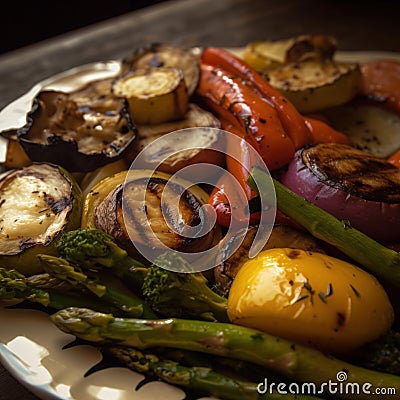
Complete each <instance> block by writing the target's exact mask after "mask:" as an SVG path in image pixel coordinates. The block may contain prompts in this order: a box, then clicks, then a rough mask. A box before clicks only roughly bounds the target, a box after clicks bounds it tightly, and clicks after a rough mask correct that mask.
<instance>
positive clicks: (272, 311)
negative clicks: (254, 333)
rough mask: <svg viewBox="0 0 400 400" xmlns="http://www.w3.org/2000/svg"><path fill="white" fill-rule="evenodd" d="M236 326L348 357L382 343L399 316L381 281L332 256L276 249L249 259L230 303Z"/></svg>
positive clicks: (241, 272) (237, 278)
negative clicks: (375, 342)
mask: <svg viewBox="0 0 400 400" xmlns="http://www.w3.org/2000/svg"><path fill="white" fill-rule="evenodd" d="M228 315H229V318H230V319H231V321H232V322H234V323H236V324H238V325H244V326H248V327H252V328H256V329H260V330H262V331H265V332H267V333H270V334H273V335H276V336H280V337H282V338H285V339H288V340H293V341H294V342H298V343H302V344H305V345H310V346H315V347H317V348H318V349H320V350H324V351H328V352H331V353H336V354H339V353H345V352H348V351H351V350H354V349H356V348H358V347H360V346H362V345H363V344H365V343H367V342H370V341H372V340H374V339H377V338H378V337H379V336H380V335H382V334H384V333H385V332H386V331H387V330H388V329H389V328H390V327H391V325H392V323H393V319H394V312H393V308H392V305H391V303H390V301H389V298H388V296H387V294H386V292H385V290H384V289H383V287H382V286H381V285H380V283H379V282H378V281H377V279H376V278H375V277H374V276H373V275H371V274H369V273H367V272H365V271H364V270H361V269H360V268H358V267H356V266H354V265H352V264H350V263H348V262H345V261H343V260H340V259H337V258H333V257H331V256H328V255H325V254H320V253H316V252H307V251H304V250H297V249H295V250H294V249H287V248H277V249H269V250H265V251H262V252H261V253H259V255H258V256H257V257H255V258H253V259H250V260H249V261H247V262H246V263H245V264H244V266H243V267H242V268H241V269H240V271H239V273H238V274H237V276H236V278H235V280H234V281H233V284H232V287H231V291H230V294H229V299H228Z"/></svg>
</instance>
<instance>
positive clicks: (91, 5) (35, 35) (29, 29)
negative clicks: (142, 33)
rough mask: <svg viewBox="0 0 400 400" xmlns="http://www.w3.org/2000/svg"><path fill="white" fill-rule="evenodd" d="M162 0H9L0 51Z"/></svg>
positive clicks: (0, 21) (0, 24)
mask: <svg viewBox="0 0 400 400" xmlns="http://www.w3.org/2000/svg"><path fill="white" fill-rule="evenodd" d="M163 1H164V2H165V1H166V0H108V1H104V0H97V1H95V0H68V1H57V0H52V1H48V0H45V1H40V0H33V1H29V2H26V3H25V2H23V3H22V2H19V1H16V0H11V1H9V2H7V11H3V13H2V16H1V18H0V37H1V40H0V53H5V52H8V51H12V50H15V49H18V48H20V47H23V46H26V45H29V44H32V43H35V42H38V41H40V40H44V39H47V38H50V37H53V36H57V35H59V34H61V33H64V32H68V31H71V30H74V29H78V28H81V27H83V26H86V25H89V24H93V23H96V22H100V21H104V20H106V19H109V18H112V17H115V16H118V15H121V14H125V13H127V12H130V11H134V10H137V9H139V8H143V7H146V6H150V5H153V4H157V3H161V2H163Z"/></svg>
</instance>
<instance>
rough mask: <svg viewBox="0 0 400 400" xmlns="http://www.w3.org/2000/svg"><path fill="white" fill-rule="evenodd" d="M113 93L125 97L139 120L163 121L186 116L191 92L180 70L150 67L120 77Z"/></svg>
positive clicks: (135, 119) (150, 122)
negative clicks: (188, 91)
mask: <svg viewBox="0 0 400 400" xmlns="http://www.w3.org/2000/svg"><path fill="white" fill-rule="evenodd" d="M112 90H113V93H114V94H115V95H117V96H120V97H125V98H126V99H127V100H128V103H129V110H130V114H131V116H132V118H133V120H134V121H135V123H137V124H160V123H162V122H166V121H174V120H179V119H181V118H183V116H184V115H185V113H186V111H187V108H188V104H189V96H188V93H187V89H186V85H185V81H184V80H183V74H182V72H181V70H179V69H177V68H149V69H145V70H138V71H135V72H131V73H129V74H127V75H125V76H123V77H121V78H119V79H117V80H116V81H115V82H114V84H113V86H112Z"/></svg>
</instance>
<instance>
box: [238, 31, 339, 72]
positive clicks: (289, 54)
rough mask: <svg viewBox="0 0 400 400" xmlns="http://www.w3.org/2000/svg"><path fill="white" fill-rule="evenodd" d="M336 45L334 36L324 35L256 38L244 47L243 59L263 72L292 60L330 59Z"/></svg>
mask: <svg viewBox="0 0 400 400" xmlns="http://www.w3.org/2000/svg"><path fill="white" fill-rule="evenodd" d="M336 47H337V43H336V40H335V38H333V37H331V36H325V35H317V36H311V35H300V36H297V37H292V38H289V39H284V40H274V41H269V40H258V41H254V42H250V43H249V44H248V45H247V46H246V47H245V49H244V52H243V59H244V60H245V61H246V62H247V63H248V64H249V65H251V66H252V67H253V68H254V69H256V70H257V71H259V72H265V71H266V70H271V69H274V68H278V67H280V66H282V64H288V63H292V62H301V61H304V60H309V59H314V60H326V59H332V57H333V54H334V53H335V51H336Z"/></svg>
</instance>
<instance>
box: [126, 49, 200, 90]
mask: <svg viewBox="0 0 400 400" xmlns="http://www.w3.org/2000/svg"><path fill="white" fill-rule="evenodd" d="M160 67H169V68H179V69H181V70H182V73H183V77H184V80H185V83H186V87H187V90H188V94H189V96H191V95H192V94H193V93H194V91H195V89H196V87H197V84H198V82H199V77H200V67H199V58H198V56H197V55H195V54H194V53H193V52H192V51H191V50H190V49H186V48H185V47H182V46H179V45H176V44H166V43H153V44H150V45H149V46H147V47H144V48H141V49H138V50H137V51H136V52H135V53H134V54H133V55H132V56H131V57H129V58H127V59H125V60H123V63H122V71H123V73H124V72H125V73H126V72H128V71H136V70H138V69H149V68H160Z"/></svg>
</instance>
